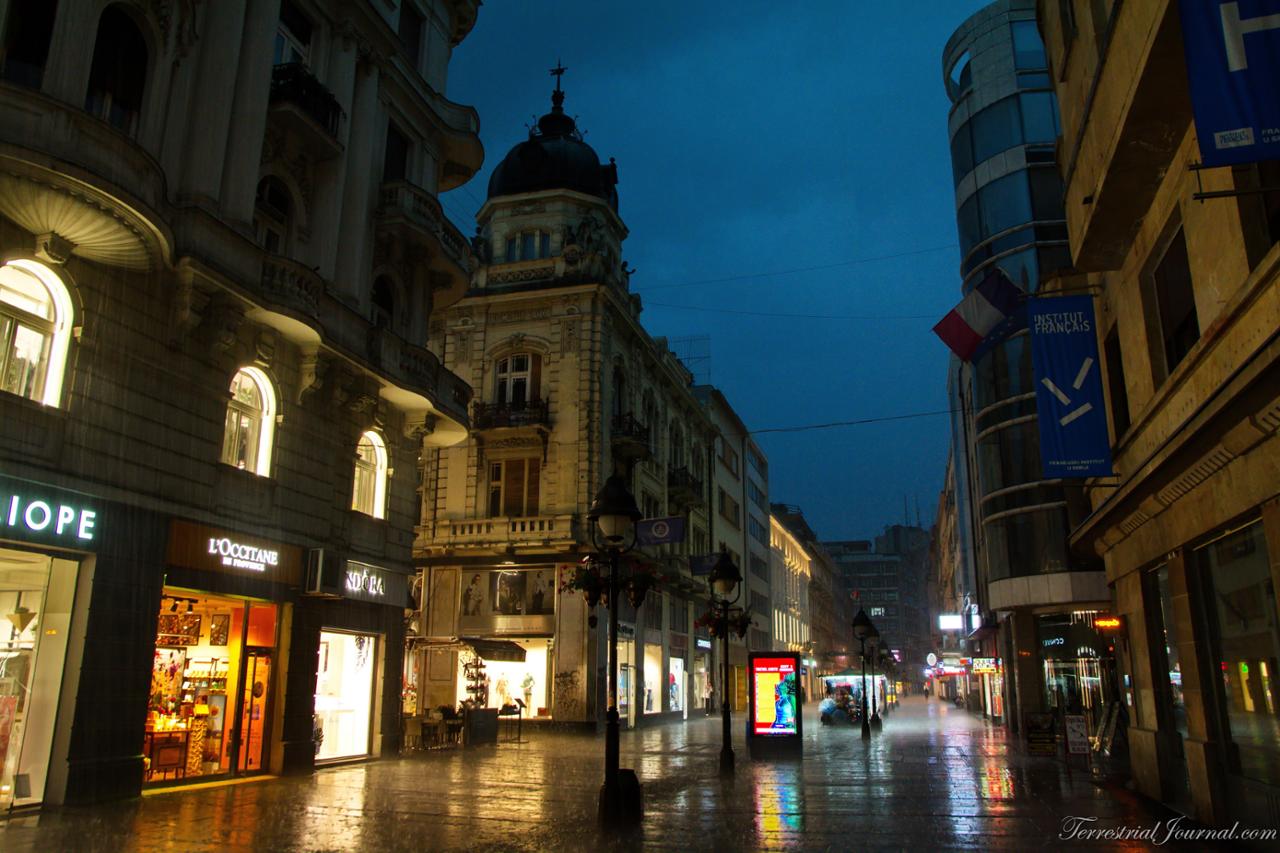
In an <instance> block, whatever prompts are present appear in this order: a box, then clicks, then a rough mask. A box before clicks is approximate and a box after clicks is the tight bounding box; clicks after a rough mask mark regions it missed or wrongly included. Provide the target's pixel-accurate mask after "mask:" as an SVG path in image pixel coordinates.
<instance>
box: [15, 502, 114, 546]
mask: <svg viewBox="0 0 1280 853" xmlns="http://www.w3.org/2000/svg"><path fill="white" fill-rule="evenodd" d="M3 507H4V514H3V516H2V518H3V521H4V524H5V526H6V527H9V528H11V529H13V530H16V531H19V532H27V533H43V534H46V535H53V536H65V537H68V538H73V539H76V540H79V541H81V542H92V541H93V537H94V535H95V530H94V527H95V526H96V525H97V523H98V513H97V511H96V510H92V509H88V508H86V507H83V506H76V505H74V504H66V503H60V502H57V501H45V500H40V499H38V498H37V499H30V498H24V497H23V496H22V495H17V494H15V495H10V496H9V499H8V500H7V501H6V502H5V503H4V505H3Z"/></svg>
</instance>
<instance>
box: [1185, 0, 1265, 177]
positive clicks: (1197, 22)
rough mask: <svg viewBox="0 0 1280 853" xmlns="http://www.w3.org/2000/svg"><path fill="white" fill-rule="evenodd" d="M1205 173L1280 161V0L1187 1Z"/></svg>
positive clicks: (1188, 36) (1193, 100) (1193, 84)
mask: <svg viewBox="0 0 1280 853" xmlns="http://www.w3.org/2000/svg"><path fill="white" fill-rule="evenodd" d="M1178 5H1179V6H1180V7H1181V9H1182V42H1183V45H1184V46H1185V48H1186V54H1187V78H1188V81H1189V82H1190V85H1191V105H1192V108H1193V109H1194V111H1195V117H1196V135H1197V136H1198V137H1199V139H1200V157H1201V160H1202V161H1203V162H1204V164H1205V165H1206V166H1229V165H1232V164H1234V163H1255V162H1257V161H1259V160H1269V159H1273V158H1277V157H1280V86H1277V85H1276V81H1277V80H1280V0H1231V2H1223V0H1181V2H1180V3H1179V4H1178Z"/></svg>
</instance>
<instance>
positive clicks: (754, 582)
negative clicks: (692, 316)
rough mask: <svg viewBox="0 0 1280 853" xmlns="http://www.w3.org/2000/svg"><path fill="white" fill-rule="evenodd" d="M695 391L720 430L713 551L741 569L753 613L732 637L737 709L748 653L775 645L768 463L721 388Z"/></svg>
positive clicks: (743, 598)
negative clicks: (744, 628)
mask: <svg viewBox="0 0 1280 853" xmlns="http://www.w3.org/2000/svg"><path fill="white" fill-rule="evenodd" d="M693 393H694V395H695V396H696V397H697V398H698V399H699V400H701V401H702V405H703V406H704V407H705V409H706V411H707V415H708V416H709V417H710V418H711V423H712V425H713V427H714V428H715V430H716V433H717V437H716V442H715V453H714V454H712V455H713V457H714V459H713V460H712V461H711V462H710V466H711V472H712V473H711V501H712V509H711V513H710V520H711V533H712V537H711V538H712V551H714V552H719V551H721V550H726V551H727V552H728V554H729V557H730V559H732V560H733V562H734V565H736V566H738V568H739V570H740V571H741V572H742V587H741V591H740V592H739V593H738V601H737V604H736V606H739V607H743V608H750V610H751V613H752V614H753V615H754V617H755V618H754V620H753V623H752V626H751V628H750V629H749V630H748V631H747V636H746V637H744V638H741V639H739V638H738V637H736V636H735V637H730V640H729V659H730V663H731V665H732V670H731V673H730V675H731V679H732V682H733V683H732V684H731V685H730V696H731V697H732V699H733V702H734V706H733V707H734V709H735V710H745V709H746V703H747V695H748V694H747V689H746V665H747V652H748V651H763V650H766V649H769V648H772V644H773V631H772V620H771V619H770V614H771V612H772V607H773V605H772V600H773V599H772V591H771V584H770V573H769V548H770V544H769V464H768V462H767V461H766V460H765V456H764V452H763V451H762V450H761V449H760V447H759V445H757V444H756V443H755V441H754V440H752V438H751V434H750V431H749V430H748V429H747V427H746V425H745V424H744V423H743V422H742V419H741V418H739V417H738V414H737V412H735V411H734V409H733V406H732V405H730V403H729V401H728V400H727V399H726V398H725V396H724V394H723V393H721V392H720V390H719V389H717V388H715V387H713V386H710V385H695V386H694V388H693ZM717 653H719V650H718V649H717Z"/></svg>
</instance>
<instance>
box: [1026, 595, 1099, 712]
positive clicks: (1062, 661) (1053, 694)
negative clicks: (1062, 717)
mask: <svg viewBox="0 0 1280 853" xmlns="http://www.w3.org/2000/svg"><path fill="white" fill-rule="evenodd" d="M1100 615H1102V614H1101V613H1099V611H1096V610H1077V611H1073V612H1071V613H1054V614H1051V615H1046V616H1037V617H1036V633H1037V640H1038V642H1039V644H1040V658H1041V660H1042V661H1043V663H1044V690H1045V696H1044V699H1045V707H1046V708H1049V709H1051V710H1054V711H1056V712H1058V713H1061V714H1080V715H1083V716H1084V717H1085V718H1086V720H1087V721H1088V725H1089V733H1090V735H1094V734H1096V733H1097V731H1098V728H1099V723H1100V722H1101V720H1102V716H1103V713H1104V712H1105V711H1106V709H1107V706H1108V705H1109V704H1110V703H1111V702H1113V701H1117V700H1118V699H1119V696H1118V694H1117V686H1116V681H1115V656H1114V652H1113V650H1112V645H1111V643H1110V641H1109V640H1108V638H1106V637H1104V636H1103V635H1101V634H1099V633H1098V631H1097V629H1096V628H1095V627H1094V619H1095V618H1096V617H1097V616H1100Z"/></svg>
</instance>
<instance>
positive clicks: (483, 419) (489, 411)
mask: <svg viewBox="0 0 1280 853" xmlns="http://www.w3.org/2000/svg"><path fill="white" fill-rule="evenodd" d="M471 424H472V426H473V428H475V429H476V430H493V429H521V428H525V427H533V428H536V429H538V430H541V431H543V432H545V431H547V430H548V429H549V428H550V426H551V410H550V407H548V406H547V401H546V400H529V401H528V402H524V403H480V402H477V403H476V404H475V406H474V408H473V410H472V415H471Z"/></svg>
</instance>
